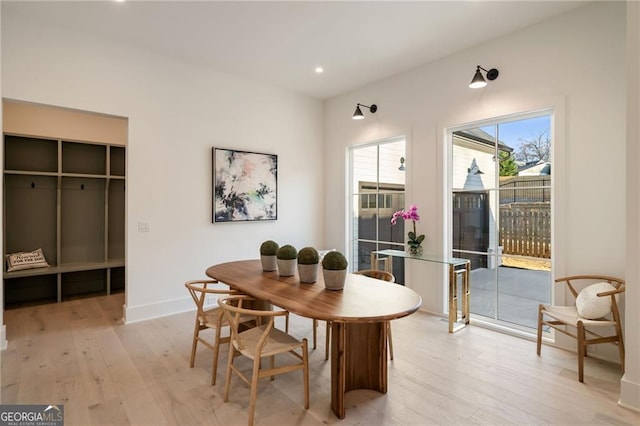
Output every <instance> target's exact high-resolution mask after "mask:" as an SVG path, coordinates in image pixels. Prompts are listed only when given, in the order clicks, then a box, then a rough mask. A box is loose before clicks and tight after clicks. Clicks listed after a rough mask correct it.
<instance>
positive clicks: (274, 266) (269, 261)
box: [260, 254, 278, 272]
mask: <svg viewBox="0 0 640 426" xmlns="http://www.w3.org/2000/svg"><path fill="white" fill-rule="evenodd" d="M276 259H277V258H276V255H275V254H274V255H272V256H265V255H262V254H261V255H260V261H261V262H262V270H263V271H265V272H268V271H277V270H278V263H277V262H276Z"/></svg>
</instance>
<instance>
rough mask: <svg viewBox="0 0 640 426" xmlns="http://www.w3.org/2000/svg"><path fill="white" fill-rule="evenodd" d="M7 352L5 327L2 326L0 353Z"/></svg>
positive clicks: (0, 331) (0, 330) (0, 329)
mask: <svg viewBox="0 0 640 426" xmlns="http://www.w3.org/2000/svg"><path fill="white" fill-rule="evenodd" d="M6 350H7V326H6V325H4V324H2V328H0V351H6Z"/></svg>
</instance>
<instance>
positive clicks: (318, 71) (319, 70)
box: [316, 67, 324, 74]
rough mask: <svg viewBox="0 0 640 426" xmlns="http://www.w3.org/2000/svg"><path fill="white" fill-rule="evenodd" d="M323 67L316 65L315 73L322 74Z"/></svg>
mask: <svg viewBox="0 0 640 426" xmlns="http://www.w3.org/2000/svg"><path fill="white" fill-rule="evenodd" d="M323 71H324V69H323V68H322V67H316V74H322V72H323Z"/></svg>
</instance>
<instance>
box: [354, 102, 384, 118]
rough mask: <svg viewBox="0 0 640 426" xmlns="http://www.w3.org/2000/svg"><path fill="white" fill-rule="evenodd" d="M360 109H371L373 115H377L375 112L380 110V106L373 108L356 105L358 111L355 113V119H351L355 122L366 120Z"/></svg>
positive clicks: (373, 106)
mask: <svg viewBox="0 0 640 426" xmlns="http://www.w3.org/2000/svg"><path fill="white" fill-rule="evenodd" d="M360 107H365V108H369V111H370V112H371V114H375V112H376V111H377V110H378V106H377V105H376V104H371V106H366V105H362V104H358V105H356V111H355V112H354V113H353V117H351V118H353V119H354V120H362V119H363V118H364V114H362V110H361V109H360Z"/></svg>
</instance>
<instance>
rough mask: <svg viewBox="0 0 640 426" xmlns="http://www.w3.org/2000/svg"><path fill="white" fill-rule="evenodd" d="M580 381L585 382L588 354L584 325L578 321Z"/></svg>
mask: <svg viewBox="0 0 640 426" xmlns="http://www.w3.org/2000/svg"><path fill="white" fill-rule="evenodd" d="M577 334H578V381H580V382H584V355H585V353H586V352H587V347H586V346H585V332H584V324H583V323H582V321H578V331H577Z"/></svg>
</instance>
